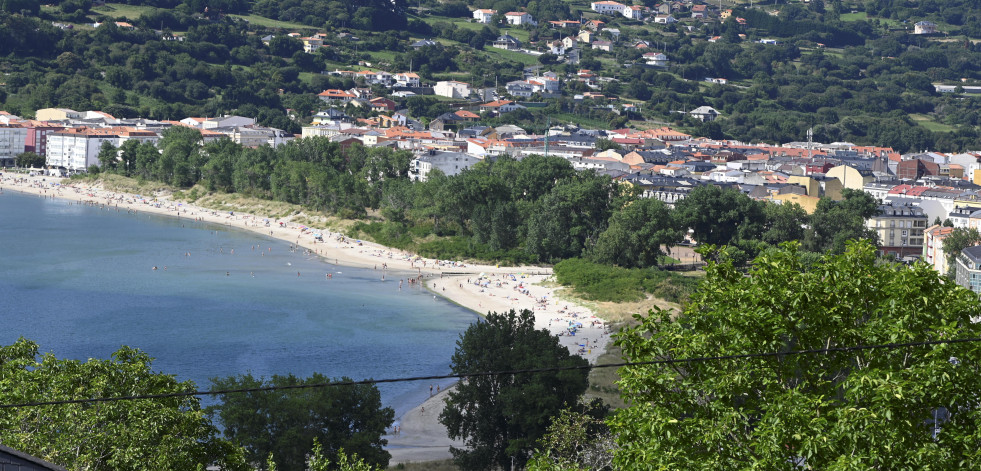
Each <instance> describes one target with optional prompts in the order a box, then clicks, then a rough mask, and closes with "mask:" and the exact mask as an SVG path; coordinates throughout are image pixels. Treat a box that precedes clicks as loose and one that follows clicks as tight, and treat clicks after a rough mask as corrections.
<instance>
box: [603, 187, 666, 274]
mask: <svg viewBox="0 0 981 471" xmlns="http://www.w3.org/2000/svg"><path fill="white" fill-rule="evenodd" d="M684 237H685V234H684V231H683V230H682V229H680V228H679V227H678V224H677V223H676V222H675V220H674V218H673V217H672V216H671V211H670V209H669V208H668V206H667V205H665V204H664V203H663V202H661V201H659V200H656V199H653V198H641V199H638V200H636V201H633V202H631V203H630V204H628V205H627V206H625V207H624V208H623V209H621V210H620V211H617V212H615V213H613V216H612V217H611V218H610V226H609V227H607V228H606V230H605V231H603V233H602V234H600V236H599V238H598V239H597V240H596V246H595V247H593V259H595V260H596V262H597V263H606V264H610V265H617V266H621V267H634V268H644V267H650V266H656V265H660V263H661V257H663V256H664V255H665V253H664V250H662V249H661V247H662V246H664V247H667V248H671V247H672V246H674V245H675V244H677V243H678V242H681V241H682V240H683V239H684Z"/></svg>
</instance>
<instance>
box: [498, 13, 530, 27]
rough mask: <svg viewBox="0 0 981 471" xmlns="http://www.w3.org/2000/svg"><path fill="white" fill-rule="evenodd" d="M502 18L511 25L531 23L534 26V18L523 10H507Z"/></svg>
mask: <svg viewBox="0 0 981 471" xmlns="http://www.w3.org/2000/svg"><path fill="white" fill-rule="evenodd" d="M504 19H505V20H506V21H507V22H508V24H509V25H512V26H521V25H532V26H535V25H536V24H537V23H535V19H534V18H532V16H531V14H530V13H528V12H524V11H509V12H507V13H505V14H504Z"/></svg>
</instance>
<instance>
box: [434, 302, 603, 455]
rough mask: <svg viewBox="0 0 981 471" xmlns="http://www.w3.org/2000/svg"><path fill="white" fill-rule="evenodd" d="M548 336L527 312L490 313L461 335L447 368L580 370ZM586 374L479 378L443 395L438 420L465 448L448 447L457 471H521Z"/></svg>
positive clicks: (573, 358)
mask: <svg viewBox="0 0 981 471" xmlns="http://www.w3.org/2000/svg"><path fill="white" fill-rule="evenodd" d="M586 365H588V362H587V361H586V360H585V359H583V358H582V357H579V356H577V355H574V354H572V353H571V352H569V349H568V348H566V347H564V346H562V345H561V344H560V343H559V340H558V338H557V337H555V336H553V335H551V334H550V333H549V332H548V330H546V329H541V330H537V329H535V320H534V316H533V315H532V313H531V311H528V310H525V311H522V312H521V313H516V312H515V311H513V310H512V311H511V312H508V313H505V314H498V313H494V312H492V313H489V314H488V315H487V318H486V321H484V322H478V323H475V324H472V325H471V326H470V327H469V328H468V329H467V331H466V332H464V333H463V334H461V335H460V340H458V341H457V348H456V351H455V352H454V354H453V357H452V360H451V363H450V368H451V370H452V371H453V374H461V375H466V374H471V373H483V372H488V371H510V370H522V369H536V368H562V367H575V366H579V367H582V366H586ZM587 374H588V371H587V370H585V369H581V370H564V371H552V372H543V373H536V374H515V375H494V376H485V375H478V376H472V377H469V378H467V379H466V380H465V381H462V382H460V383H459V384H458V385H457V387H456V388H454V389H453V390H451V391H450V393H449V395H448V396H447V399H446V408H445V409H443V412H442V413H441V414H440V416H439V421H440V423H442V424H443V425H445V426H446V430H447V433H448V434H449V436H450V438H453V439H463V440H464V443H465V444H466V448H464V449H458V448H451V449H450V451H451V452H452V453H453V457H454V461H455V462H456V463H457V464H458V465H459V466H460V468H461V469H464V470H490V469H495V468H498V467H500V468H506V467H509V466H511V464H512V463H514V465H515V466H518V467H523V466H524V464H525V462H526V461H528V459H529V458H530V455H531V450H532V449H533V448H534V446H535V443H536V441H537V440H538V439H539V438H540V437H542V436H543V435H545V433H546V428H547V427H548V424H549V422H550V421H551V419H552V417H554V416H556V415H558V414H559V411H561V410H563V409H565V408H568V407H571V406H574V405H575V404H577V403H578V399H579V397H580V396H582V394H583V392H585V391H586V377H587Z"/></svg>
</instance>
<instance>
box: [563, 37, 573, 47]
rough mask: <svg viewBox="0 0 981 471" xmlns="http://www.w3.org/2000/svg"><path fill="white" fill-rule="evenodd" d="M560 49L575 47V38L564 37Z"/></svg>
mask: <svg viewBox="0 0 981 471" xmlns="http://www.w3.org/2000/svg"><path fill="white" fill-rule="evenodd" d="M562 47H564V48H566V49H572V48H575V47H576V38H574V37H572V36H566V37H564V38H562Z"/></svg>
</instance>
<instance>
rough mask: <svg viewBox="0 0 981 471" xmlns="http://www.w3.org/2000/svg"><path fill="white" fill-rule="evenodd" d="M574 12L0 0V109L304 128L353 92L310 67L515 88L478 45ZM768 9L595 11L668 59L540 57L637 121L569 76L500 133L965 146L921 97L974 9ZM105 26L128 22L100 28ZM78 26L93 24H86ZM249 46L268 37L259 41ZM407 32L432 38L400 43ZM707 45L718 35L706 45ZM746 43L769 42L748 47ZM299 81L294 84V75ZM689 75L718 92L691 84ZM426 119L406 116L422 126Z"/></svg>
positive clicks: (956, 71) (974, 100)
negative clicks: (305, 38) (630, 132)
mask: <svg viewBox="0 0 981 471" xmlns="http://www.w3.org/2000/svg"><path fill="white" fill-rule="evenodd" d="M475 7H493V8H496V9H498V10H499V11H510V10H515V9H525V10H527V11H528V12H530V13H531V14H532V15H534V16H535V18H536V19H538V21H539V22H540V25H539V26H537V27H531V26H523V27H506V26H505V25H502V24H501V23H497V22H495V23H493V24H491V25H478V24H475V23H471V22H469V16H470V15H469V11H470V9H471V8H475ZM581 10H588V3H587V2H563V1H558V0H545V1H536V2H511V3H507V2H505V3H501V2H490V1H482V0H481V1H475V2H473V3H472V4H466V3H463V2H445V3H444V2H437V1H435V0H423V1H421V2H416V3H414V4H413V5H412V6H411V8H410V7H409V5H408V4H406V3H405V2H404V1H402V0H399V1H395V2H382V1H379V0H357V1H353V2H336V1H316V0H262V1H258V2H244V1H240V0H183V1H180V2H178V1H176V0H165V1H157V0H154V1H153V2H147V1H144V0H131V1H129V2H128V4H125V5H124V4H110V5H108V6H106V7H97V8H96V9H92V8H91V4H90V3H89V2H84V1H81V0H59V1H56V2H54V3H52V4H51V5H50V6H47V7H45V8H41V7H40V4H39V2H37V1H36V0H8V1H6V2H0V55H3V56H4V57H5V58H6V59H5V62H4V64H3V66H2V72H3V73H4V74H5V75H4V77H5V85H4V86H3V87H2V88H0V106H2V107H3V108H4V109H6V110H7V111H10V112H13V113H15V114H20V115H24V116H30V115H31V114H32V113H33V112H34V110H36V109H39V108H44V107H67V108H75V109H98V110H102V111H106V112H109V113H111V114H113V115H116V116H119V117H135V116H142V117H147V118H154V119H181V118H184V117H188V116H208V115H215V114H221V113H229V112H234V113H237V114H240V115H245V116H254V117H257V118H258V120H259V122H260V123H261V124H264V125H270V126H275V127H279V128H282V129H286V130H288V131H291V132H297V131H299V126H300V125H301V124H303V123H306V122H309V119H310V118H309V113H308V111H310V110H309V107H310V106H311V104H313V105H316V104H317V101H316V99H315V97H314V94H316V93H318V92H320V91H322V90H324V89H326V88H344V89H347V88H351V87H353V86H354V85H355V82H354V81H353V80H351V79H348V78H338V77H329V76H326V75H321V74H319V72H321V71H324V70H333V69H334V68H336V67H337V65H342V66H345V67H349V66H355V65H357V64H358V63H359V62H364V61H367V62H372V63H373V65H374V66H375V67H380V68H383V69H387V70H389V71H392V72H401V71H406V70H409V69H410V68H411V69H412V70H415V71H418V72H419V74H420V75H421V76H422V77H423V78H424V79H425V80H434V79H435V78H436V77H437V76H445V74H456V75H457V76H458V77H467V78H468V79H467V80H468V81H470V82H471V83H473V85H474V86H476V87H491V86H494V85H495V84H499V83H506V82H507V81H510V80H518V79H521V78H522V76H523V69H524V67H525V66H527V65H531V64H538V63H539V62H542V61H540V60H539V59H538V58H536V57H534V56H531V55H526V54H521V53H517V52H510V51H502V50H498V49H493V48H487V47H486V45H487V44H488V43H489V42H491V41H493V40H494V38H496V37H497V36H498V35H499V34H501V33H510V34H513V35H515V36H518V37H519V38H521V39H523V40H524V39H527V40H528V41H529V42H530V41H535V42H536V43H537V44H541V43H542V42H544V41H548V40H554V39H558V38H561V37H565V36H569V35H574V34H576V32H577V31H576V30H574V29H570V28H564V29H556V28H553V27H552V26H551V25H550V24H549V23H548V20H550V19H572V18H576V17H578V12H579V11H581ZM769 10H772V7H771V6H770V5H765V4H764V5H755V7H754V8H750V7H749V6H748V5H746V4H741V5H735V6H734V11H733V15H732V17H731V18H729V19H728V20H726V21H724V22H711V23H702V22H696V21H693V20H691V21H690V20H687V19H684V20H683V23H682V24H681V25H668V26H664V25H649V24H647V25H642V24H638V23H637V22H635V21H631V20H628V19H626V18H617V17H614V16H609V15H607V16H604V17H603V20H604V21H606V22H607V26H609V27H616V28H618V29H620V30H621V35H620V37H619V40H618V44H628V43H629V42H631V41H636V40H645V41H648V42H649V43H651V44H653V45H657V46H659V49H661V50H663V51H665V52H666V53H667V55H668V57H669V59H670V64H671V65H670V66H669V67H667V68H666V69H652V68H646V67H638V66H634V64H637V63H639V62H641V57H640V56H641V54H643V52H644V50H643V49H636V48H631V47H625V46H622V47H616V48H614V51H613V52H603V51H598V50H591V49H587V48H583V50H582V51H581V62H580V63H579V64H561V63H554V62H555V61H554V60H545V59H544V58H548V59H551V58H550V57H549V56H542V58H543V59H542V60H543V61H544V62H545V63H546V68H547V69H550V70H553V71H555V72H557V73H559V74H560V75H563V76H565V74H574V73H575V72H576V71H577V70H578V69H580V68H585V69H591V70H593V71H594V72H597V73H598V74H600V75H603V76H606V77H617V80H612V81H609V82H604V83H603V85H602V86H601V87H600V89H599V90H598V91H599V92H601V93H604V94H605V95H607V96H613V97H619V98H621V99H622V100H629V101H631V102H634V103H637V104H640V105H642V106H641V109H642V110H643V111H642V112H640V113H633V114H630V115H629V116H626V115H621V114H618V113H617V112H615V110H611V109H610V108H609V107H608V106H607V105H608V104H609V103H608V102H607V101H606V100H605V99H604V100H573V99H571V98H569V97H571V96H572V95H574V94H576V93H582V92H584V91H587V90H591V89H590V88H589V87H587V86H586V85H585V84H584V83H582V82H580V81H576V80H572V79H571V78H570V79H567V80H566V81H565V84H564V85H565V86H564V90H563V92H564V95H565V96H564V97H563V98H559V99H551V100H549V101H548V106H546V107H545V108H541V109H531V110H527V111H525V112H521V113H517V114H512V116H508V117H506V118H502V121H510V122H513V123H515V124H520V125H523V126H525V127H528V128H529V129H531V130H534V131H541V130H543V127H544V123H546V122H547V120H546V119H545V118H546V117H554V118H555V119H553V121H557V120H558V119H562V117H565V118H569V119H572V120H575V121H577V122H584V123H588V124H589V125H592V126H596V125H597V123H602V124H603V125H607V126H612V127H621V126H622V125H624V123H626V122H627V121H628V119H633V120H639V119H645V120H654V121H658V122H666V123H671V124H673V125H675V126H682V127H684V128H686V129H688V130H690V131H691V132H694V133H696V134H699V135H704V136H709V137H713V138H726V137H728V138H734V139H739V140H742V141H760V140H764V141H770V142H786V141H795V140H802V139H804V136H805V135H806V131H807V130H808V129H813V131H814V138H815V139H816V140H818V141H824V142H831V141H849V142H855V143H857V144H865V145H889V146H892V147H894V148H895V149H896V150H898V151H900V152H906V151H909V150H922V149H935V150H940V151H959V150H969V149H972V148H978V147H979V144H981V117H979V116H981V114H979V113H981V112H979V111H978V110H979V108H981V107H979V106H977V105H978V100H979V99H981V98H978V97H977V96H972V95H964V94H959V93H952V94H938V93H937V92H936V90H935V89H934V87H933V83H935V82H941V83H954V82H957V83H960V80H961V79H965V80H967V82H965V84H973V83H977V82H978V81H979V80H981V67H979V66H978V65H977V64H981V45H979V44H978V43H975V42H973V41H971V38H978V37H981V15H979V14H978V13H977V8H973V4H972V3H971V2H969V1H966V0H956V1H950V2H927V3H923V2H919V3H917V4H916V5H915V6H914V5H911V4H908V3H904V2H900V1H898V0H877V1H875V2H855V1H844V2H839V1H835V2H828V3H825V2H814V3H809V4H807V6H802V5H800V4H796V3H790V4H787V5H786V8H783V7H781V8H779V13H778V14H775V15H774V14H770V13H771V12H770V11H769ZM852 10H854V11H856V14H851V13H849V12H850V11H852ZM499 16H500V15H499ZM737 17H738V18H742V19H744V20H745V24H740V23H738V22H737V21H736V20H735V18H737ZM113 20H125V21H129V22H131V23H132V24H133V25H134V26H136V27H137V28H136V29H128V28H125V27H117V26H116V24H115V22H114V21H113ZM920 20H930V21H934V22H936V23H937V24H938V25H940V27H941V29H942V31H943V33H944V34H945V37H944V38H939V37H936V36H930V35H912V34H909V32H908V31H907V28H908V27H910V25H911V24H912V23H915V22H917V21H920ZM52 22H58V23H59V24H61V25H71V26H74V28H73V29H60V28H58V27H55V26H54V25H52ZM95 22H101V23H102V24H101V25H100V26H99V27H97V28H93V27H92V26H91V25H92V24H93V23H95ZM684 26H693V27H694V29H692V30H688V29H687V28H685V27H684ZM154 30H158V31H159V32H157V31H154ZM318 30H319V31H327V32H329V33H330V34H329V37H328V43H329V44H330V47H329V48H322V49H321V50H320V51H318V52H317V53H315V54H307V53H303V52H301V51H300V50H299V41H296V40H294V39H292V38H287V37H286V36H285V33H287V32H299V33H301V34H311V33H313V32H315V31H318ZM337 33H350V34H351V35H353V36H355V37H357V38H358V39H357V40H355V39H351V37H350V36H349V37H344V38H342V37H337V36H336V34H337ZM740 35H744V36H740ZM264 36H272V40H270V41H267V42H268V44H266V43H264V42H263V41H262V40H261V38H262V37H264ZM420 37H434V38H439V39H440V41H441V43H442V44H440V45H438V46H435V47H426V48H421V49H419V50H414V49H412V48H409V47H408V45H409V44H411V42H412V41H414V40H415V39H417V38H420ZM712 37H718V39H717V40H715V41H714V42H708V41H706V40H707V39H709V38H712ZM177 38H181V39H183V41H180V40H175V39H177ZM763 38H767V39H773V40H776V41H777V43H776V44H761V43H759V42H758V40H759V39H763ZM948 39H949V40H948ZM96 51H101V52H96ZM300 74H306V75H303V76H302V77H303V80H301V79H300V77H301V75H300ZM705 77H721V78H726V79H728V80H729V82H730V83H731V84H733V85H708V84H706V83H705V82H703V80H704V78H705ZM736 84H738V86H737V85H736ZM380 91H381V90H380ZM403 102H404V101H403ZM703 105H709V106H713V107H715V108H716V109H718V110H719V111H721V112H722V116H723V118H722V119H720V120H717V121H715V122H709V123H701V122H698V121H695V120H693V119H691V118H690V117H686V115H685V114H684V113H678V112H677V111H678V110H690V109H693V108H695V107H697V106H703ZM287 108H289V109H292V110H294V111H296V112H297V115H296V118H292V117H290V116H288V115H287V113H286V109H287ZM430 111H435V110H430ZM430 111H426V112H425V113H424V114H421V115H416V117H417V118H424V119H431V118H433V117H435V116H436V114H433V113H432V112H430Z"/></svg>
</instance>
